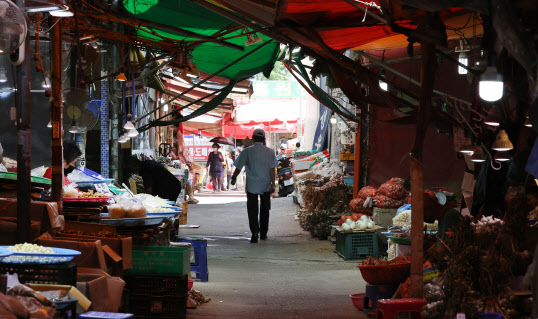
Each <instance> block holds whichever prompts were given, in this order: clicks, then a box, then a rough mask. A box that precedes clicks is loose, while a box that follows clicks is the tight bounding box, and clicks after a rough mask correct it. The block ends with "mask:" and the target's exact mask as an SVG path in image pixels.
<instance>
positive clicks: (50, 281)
mask: <svg viewBox="0 0 538 319" xmlns="http://www.w3.org/2000/svg"><path fill="white" fill-rule="evenodd" d="M0 273H2V274H5V273H10V274H14V273H17V275H19V282H20V283H21V284H47V285H69V286H76V285H77V265H75V264H73V263H66V264H53V265H43V264H31V265H28V264H5V263H0Z"/></svg>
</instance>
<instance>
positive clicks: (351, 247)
mask: <svg viewBox="0 0 538 319" xmlns="http://www.w3.org/2000/svg"><path fill="white" fill-rule="evenodd" d="M336 253H338V255H340V257H342V258H344V259H365V258H367V257H370V256H372V257H376V256H379V243H378V236H377V232H375V231H374V232H362V233H343V232H340V231H338V230H337V231H336Z"/></svg>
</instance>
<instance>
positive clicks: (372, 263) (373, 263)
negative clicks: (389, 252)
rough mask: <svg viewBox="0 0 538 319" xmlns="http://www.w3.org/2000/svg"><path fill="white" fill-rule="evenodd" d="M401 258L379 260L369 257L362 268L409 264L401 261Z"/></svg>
mask: <svg viewBox="0 0 538 319" xmlns="http://www.w3.org/2000/svg"><path fill="white" fill-rule="evenodd" d="M400 258H401V257H399V258H397V259H391V260H386V259H383V258H378V257H368V258H366V259H365V260H364V261H363V262H362V264H361V266H386V265H395V264H407V263H408V262H407V261H405V260H403V259H400Z"/></svg>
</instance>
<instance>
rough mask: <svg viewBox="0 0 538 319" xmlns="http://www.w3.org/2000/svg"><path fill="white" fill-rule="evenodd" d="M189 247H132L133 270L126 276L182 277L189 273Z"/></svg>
mask: <svg viewBox="0 0 538 319" xmlns="http://www.w3.org/2000/svg"><path fill="white" fill-rule="evenodd" d="M190 259H191V248H190V247H163V246H133V268H132V269H128V270H127V274H128V275H153V276H155V275H173V276H184V275H187V274H188V273H190V271H191V262H190Z"/></svg>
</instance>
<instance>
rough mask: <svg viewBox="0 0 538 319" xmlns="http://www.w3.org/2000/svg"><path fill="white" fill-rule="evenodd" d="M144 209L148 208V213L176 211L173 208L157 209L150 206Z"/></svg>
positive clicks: (145, 206)
mask: <svg viewBox="0 0 538 319" xmlns="http://www.w3.org/2000/svg"><path fill="white" fill-rule="evenodd" d="M144 208H146V210H147V211H148V213H173V212H175V211H176V210H174V209H172V208H166V207H155V206H148V205H144Z"/></svg>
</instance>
